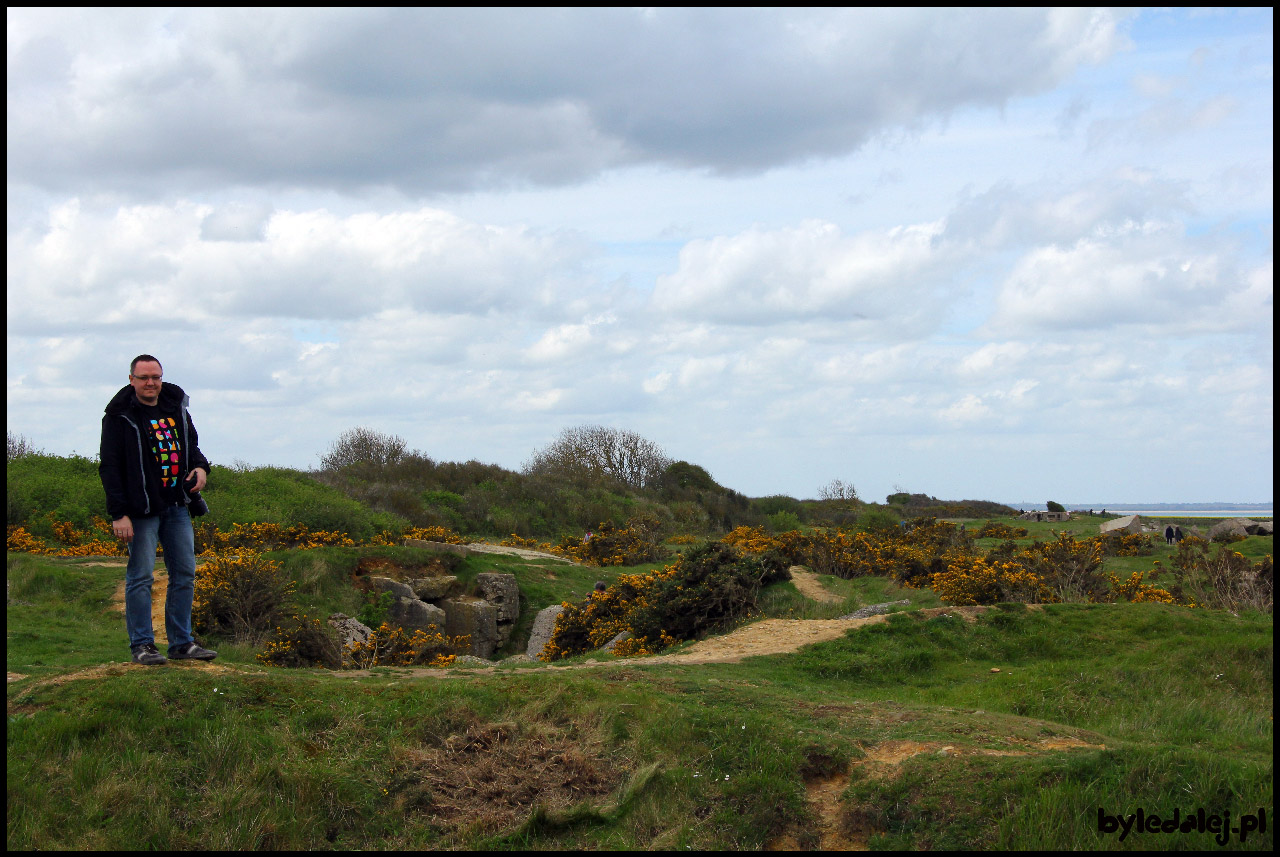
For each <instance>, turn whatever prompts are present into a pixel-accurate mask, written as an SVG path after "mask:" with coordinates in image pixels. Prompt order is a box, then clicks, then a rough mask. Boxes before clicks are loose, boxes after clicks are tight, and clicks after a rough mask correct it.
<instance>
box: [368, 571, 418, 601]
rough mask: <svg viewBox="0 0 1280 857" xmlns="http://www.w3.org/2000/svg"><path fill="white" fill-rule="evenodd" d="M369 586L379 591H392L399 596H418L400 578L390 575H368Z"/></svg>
mask: <svg viewBox="0 0 1280 857" xmlns="http://www.w3.org/2000/svg"><path fill="white" fill-rule="evenodd" d="M365 579H366V580H368V581H369V586H370V587H372V588H373V589H374V590H375V591H377V592H390V593H391V594H392V595H394V596H396V597H397V598H417V597H418V596H417V595H415V594H414V592H413V590H412V589H411V588H409V587H408V586H406V585H405V584H403V583H401V582H400V581H398V580H392V579H391V578H389V577H373V576H370V577H367V578H365Z"/></svg>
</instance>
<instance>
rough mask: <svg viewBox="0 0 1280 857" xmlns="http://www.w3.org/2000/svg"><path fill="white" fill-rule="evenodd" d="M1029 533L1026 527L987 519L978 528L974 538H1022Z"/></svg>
mask: <svg viewBox="0 0 1280 857" xmlns="http://www.w3.org/2000/svg"><path fill="white" fill-rule="evenodd" d="M1026 535H1027V528H1026V527H1013V526H1010V525H1009V524H1002V523H1000V522H999V521H987V522H986V523H985V524H983V525H982V528H981V529H980V530H978V533H977V535H976V536H975V537H974V538H979V539H1021V538H1025V537H1026Z"/></svg>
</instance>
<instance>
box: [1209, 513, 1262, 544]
mask: <svg viewBox="0 0 1280 857" xmlns="http://www.w3.org/2000/svg"><path fill="white" fill-rule="evenodd" d="M1250 526H1254V527H1256V526H1257V522H1255V521H1251V520H1249V519H1248V518H1231V519H1230V520H1226V521H1219V522H1218V523H1216V524H1214V525H1213V526H1212V527H1210V528H1209V541H1216V540H1218V539H1225V538H1230V537H1232V536H1240V537H1241V538H1244V537H1245V536H1247V535H1249V527H1250Z"/></svg>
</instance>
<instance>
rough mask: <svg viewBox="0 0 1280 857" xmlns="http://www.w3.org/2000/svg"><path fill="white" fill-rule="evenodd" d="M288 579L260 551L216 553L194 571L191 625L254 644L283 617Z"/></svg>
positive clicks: (290, 590)
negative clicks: (234, 553) (258, 552)
mask: <svg viewBox="0 0 1280 857" xmlns="http://www.w3.org/2000/svg"><path fill="white" fill-rule="evenodd" d="M292 597H293V582H292V581H291V580H290V579H289V578H288V576H287V575H286V574H284V572H283V571H282V569H281V567H280V564H279V563H277V562H272V561H271V560H269V559H266V558H265V557H263V556H262V555H261V554H256V553H244V554H241V555H240V556H229V555H221V556H215V557H212V558H211V559H209V560H208V561H207V562H205V564H204V565H203V566H202V567H200V568H198V569H197V570H196V583H195V600H194V604H193V607H192V611H191V619H192V625H193V626H194V627H195V628H196V629H197V630H199V631H201V632H203V633H210V634H219V635H222V636H227V637H230V638H231V639H233V640H235V641H237V642H249V643H257V642H259V641H260V640H262V639H263V638H264V637H266V635H267V634H268V633H269V632H270V631H271V629H272V628H275V627H276V626H277V625H278V624H279V623H280V622H281V621H282V620H283V619H284V618H285V617H287V616H289V615H291V611H290V609H289V605H290V601H291V599H292Z"/></svg>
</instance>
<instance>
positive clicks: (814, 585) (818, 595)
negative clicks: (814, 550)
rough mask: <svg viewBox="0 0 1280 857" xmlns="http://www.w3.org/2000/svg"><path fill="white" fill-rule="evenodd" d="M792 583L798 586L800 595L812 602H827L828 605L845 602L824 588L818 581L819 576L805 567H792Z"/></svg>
mask: <svg viewBox="0 0 1280 857" xmlns="http://www.w3.org/2000/svg"><path fill="white" fill-rule="evenodd" d="M791 582H792V583H794V584H795V585H796V589H798V590H800V594H801V595H803V596H804V597H805V598H808V599H809V600H810V601H825V602H827V603H828V604H834V603H836V602H837V601H843V600H844V599H843V598H841V597H840V596H839V595H836V594H835V593H834V592H832V591H831V590H829V589H827V588H826V587H825V586H823V585H822V581H820V580H818V575H816V574H814V573H813V572H812V571H810V570H809V569H807V568H805V567H804V566H803V565H793V566H791Z"/></svg>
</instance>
